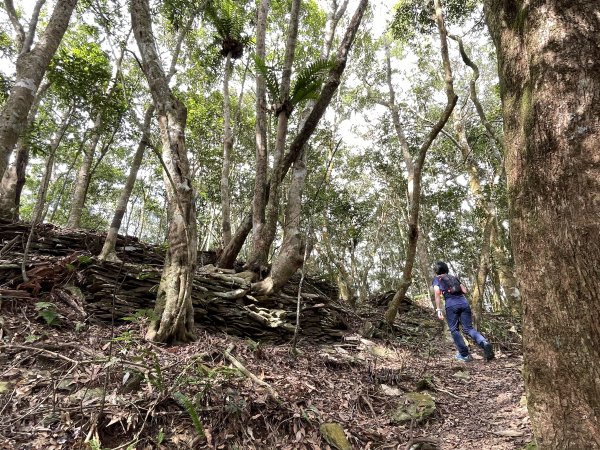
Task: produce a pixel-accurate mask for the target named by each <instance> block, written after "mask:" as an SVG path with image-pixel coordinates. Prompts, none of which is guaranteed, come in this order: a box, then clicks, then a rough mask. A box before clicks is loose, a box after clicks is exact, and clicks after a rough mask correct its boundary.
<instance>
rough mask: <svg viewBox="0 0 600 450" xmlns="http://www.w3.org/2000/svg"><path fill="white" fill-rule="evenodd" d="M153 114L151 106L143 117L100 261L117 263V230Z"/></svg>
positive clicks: (135, 177)
mask: <svg viewBox="0 0 600 450" xmlns="http://www.w3.org/2000/svg"><path fill="white" fill-rule="evenodd" d="M153 114H154V107H152V106H151V107H149V108H148V109H147V110H146V115H145V116H144V123H143V125H142V128H141V131H142V137H141V138H140V142H139V143H138V147H137V150H136V151H135V154H134V155H133V159H132V161H131V168H130V169H129V175H128V176H127V181H126V182H125V186H124V187H123V190H122V191H121V196H120V197H119V201H118V203H117V208H116V209H115V214H114V216H113V218H112V221H111V223H110V228H109V229H108V234H107V236H106V240H105V241H104V245H103V247H102V251H101V252H100V255H99V256H98V259H99V260H100V261H119V258H117V254H116V252H115V246H116V244H117V237H118V234H119V229H120V228H121V223H122V222H123V217H124V216H125V212H126V211H127V203H129V198H130V197H131V193H132V192H133V187H134V185H135V181H136V180H137V174H138V170H139V169H140V166H141V165H142V159H143V157H144V152H145V151H146V146H147V145H148V143H149V142H150V122H151V121H152V115H153ZM142 214H143V211H142Z"/></svg>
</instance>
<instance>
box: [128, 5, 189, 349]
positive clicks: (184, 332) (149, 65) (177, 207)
mask: <svg viewBox="0 0 600 450" xmlns="http://www.w3.org/2000/svg"><path fill="white" fill-rule="evenodd" d="M131 21H132V25H133V32H134V35H135V39H136V41H137V43H138V48H139V50H140V53H141V56H142V69H143V72H144V75H145V76H146V79H147V80H148V84H149V86H150V92H151V94H152V98H153V101H154V107H155V108H156V112H157V116H158V124H159V128H160V134H161V140H162V162H163V164H164V167H163V169H164V174H165V184H166V192H167V198H168V213H169V230H168V243H169V248H168V250H167V253H166V257H165V265H164V269H163V274H162V277H161V281H160V285H159V287H158V294H157V298H156V308H155V312H156V315H157V317H159V319H158V320H153V321H152V322H151V324H150V327H149V330H148V333H147V335H146V337H147V339H150V340H154V341H160V342H186V341H189V340H191V339H193V337H194V332H193V326H194V311H193V307H192V300H191V292H192V283H193V275H194V271H195V269H196V256H197V245H198V242H197V238H196V234H197V233H196V206H195V204H194V192H193V188H192V181H191V179H190V168H189V162H188V158H187V153H186V147H185V126H186V119H187V109H186V107H185V105H184V104H183V103H182V102H181V101H180V100H179V99H178V98H177V97H175V95H174V94H173V92H172V91H171V89H170V87H169V84H168V77H167V75H166V74H165V72H164V70H163V68H162V65H161V63H160V59H159V56H158V52H157V49H156V43H155V41H154V36H153V35H152V22H151V18H150V7H149V5H148V0H132V2H131Z"/></svg>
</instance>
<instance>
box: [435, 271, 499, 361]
mask: <svg viewBox="0 0 600 450" xmlns="http://www.w3.org/2000/svg"><path fill="white" fill-rule="evenodd" d="M433 271H434V273H435V275H436V276H435V277H434V278H433V281H432V283H431V284H432V285H433V291H434V293H435V307H436V312H437V316H438V319H440V320H444V313H443V311H442V308H441V307H440V305H441V298H442V296H443V297H444V301H445V303H446V308H445V309H446V321H447V322H448V328H450V333H451V334H452V339H453V340H454V345H455V346H456V349H457V350H458V353H457V354H456V356H455V359H456V360H458V361H464V362H466V361H471V360H472V359H473V358H472V357H471V355H470V354H469V348H468V347H467V345H466V344H465V341H464V339H463V337H462V335H461V334H460V331H459V329H458V325H459V323H460V325H461V326H462V328H463V330H464V332H465V333H467V334H468V335H469V336H471V339H473V340H474V341H475V343H476V344H477V345H478V346H479V347H481V348H482V349H483V355H484V359H485V360H486V361H489V360H490V359H493V358H494V349H493V348H492V344H490V343H489V342H488V341H487V340H486V338H484V337H483V336H482V335H481V334H480V333H479V332H478V331H477V330H476V329H475V328H473V321H472V318H471V307H470V306H469V302H468V301H467V298H466V297H465V294H466V293H467V288H465V286H464V285H463V284H462V283H461V282H460V280H459V279H458V278H457V277H455V276H453V275H449V274H448V266H447V265H446V263H445V262H443V261H438V262H436V263H435V265H434V267H433Z"/></svg>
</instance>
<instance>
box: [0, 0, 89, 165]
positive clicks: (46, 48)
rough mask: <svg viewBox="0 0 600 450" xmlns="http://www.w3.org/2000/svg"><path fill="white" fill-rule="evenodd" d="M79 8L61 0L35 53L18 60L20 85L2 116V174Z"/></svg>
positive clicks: (74, 1) (26, 52)
mask: <svg viewBox="0 0 600 450" xmlns="http://www.w3.org/2000/svg"><path fill="white" fill-rule="evenodd" d="M76 4H77V0H58V1H57V3H56V6H55V7H54V11H53V12H52V16H51V17H50V20H49V21H48V25H47V26H46V29H45V30H44V34H43V36H42V37H41V38H40V40H39V41H38V43H37V45H36V46H35V47H34V48H33V49H31V50H29V49H27V48H26V47H24V48H23V49H22V51H21V53H20V54H19V56H18V58H17V71H16V72H17V73H16V81H15V83H14V85H13V87H12V88H11V90H10V94H9V96H8V99H7V100H6V102H5V103H4V106H3V107H2V112H0V174H4V172H5V171H6V168H7V166H8V161H9V158H10V155H11V153H12V151H13V149H14V147H15V145H16V143H17V140H18V139H19V138H20V137H21V135H22V134H23V132H24V131H25V127H26V124H27V116H28V114H29V111H30V109H31V106H32V104H33V100H34V98H35V93H36V92H37V90H38V88H39V86H40V83H41V82H42V78H43V77H44V74H45V73H46V69H47V68H48V65H49V64H50V60H51V59H52V57H53V56H54V53H55V52H56V49H57V48H58V45H59V44H60V41H61V40H62V37H63V35H64V33H65V31H66V29H67V26H68V25H69V20H70V19H71V14H72V12H73V9H74V8H75V5H76ZM31 34H32V33H30V35H31Z"/></svg>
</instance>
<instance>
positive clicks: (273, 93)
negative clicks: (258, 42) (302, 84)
mask: <svg viewBox="0 0 600 450" xmlns="http://www.w3.org/2000/svg"><path fill="white" fill-rule="evenodd" d="M254 64H255V65H256V71H257V72H259V73H260V74H261V75H262V76H263V78H264V79H265V83H266V85H267V91H269V97H271V102H272V103H275V102H277V101H279V81H278V80H277V75H276V74H275V71H274V70H273V68H271V67H267V65H266V64H265V61H264V60H263V59H261V58H260V57H258V56H257V55H254Z"/></svg>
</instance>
